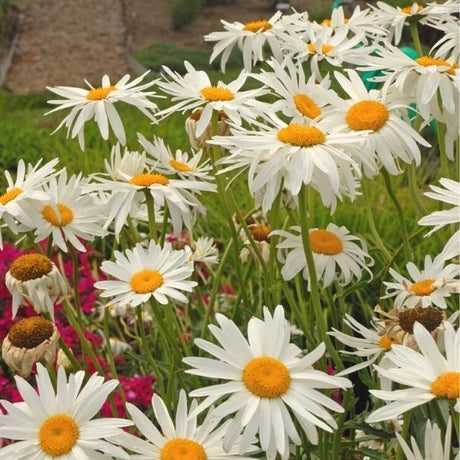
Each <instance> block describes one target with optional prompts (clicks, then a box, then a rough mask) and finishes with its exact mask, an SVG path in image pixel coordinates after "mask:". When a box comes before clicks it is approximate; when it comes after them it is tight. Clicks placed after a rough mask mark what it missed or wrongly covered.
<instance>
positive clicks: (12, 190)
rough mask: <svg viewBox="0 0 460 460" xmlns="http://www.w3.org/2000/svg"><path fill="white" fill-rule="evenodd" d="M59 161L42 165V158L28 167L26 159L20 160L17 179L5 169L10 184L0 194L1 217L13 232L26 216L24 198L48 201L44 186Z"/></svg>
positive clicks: (1, 245) (0, 243)
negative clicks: (23, 208) (22, 205)
mask: <svg viewBox="0 0 460 460" xmlns="http://www.w3.org/2000/svg"><path fill="white" fill-rule="evenodd" d="M58 161H59V160H58V159H57V158H56V159H54V160H51V161H49V162H48V163H46V164H44V165H43V166H41V167H40V163H41V160H40V161H38V163H37V164H36V165H35V166H33V165H32V164H31V163H29V164H28V165H27V168H26V164H25V163H24V161H23V160H19V162H18V168H17V173H16V180H13V178H12V177H11V174H10V173H9V171H6V170H5V178H6V180H7V183H8V186H7V189H6V192H5V193H3V194H1V195H0V219H2V220H3V221H4V222H5V223H6V224H7V225H8V227H9V228H10V230H12V231H13V232H17V225H16V220H21V219H22V218H23V217H24V211H23V210H22V208H21V203H22V201H23V200H24V201H25V200H35V201H39V202H46V201H47V200H48V199H49V196H48V194H47V193H46V192H44V191H43V189H42V186H43V185H44V184H45V183H46V182H47V181H48V180H49V178H50V177H51V176H52V175H53V174H54V173H55V166H56V165H57V163H58ZM0 228H1V226H0ZM2 248H3V243H2V233H1V231H0V249H2Z"/></svg>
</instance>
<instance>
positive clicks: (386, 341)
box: [379, 334, 399, 351]
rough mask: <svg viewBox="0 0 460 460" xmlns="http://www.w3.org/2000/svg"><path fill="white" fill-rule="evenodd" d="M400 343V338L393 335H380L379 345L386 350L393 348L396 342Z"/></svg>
mask: <svg viewBox="0 0 460 460" xmlns="http://www.w3.org/2000/svg"><path fill="white" fill-rule="evenodd" d="M395 343H396V344H399V340H398V339H397V338H396V337H394V336H392V337H388V335H386V334H385V335H382V337H380V340H379V347H380V348H383V349H384V350H387V351H388V350H391V346H392V345H394V344H395Z"/></svg>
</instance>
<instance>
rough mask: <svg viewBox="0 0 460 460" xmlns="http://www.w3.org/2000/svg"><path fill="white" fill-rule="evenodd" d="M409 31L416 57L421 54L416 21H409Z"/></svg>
mask: <svg viewBox="0 0 460 460" xmlns="http://www.w3.org/2000/svg"><path fill="white" fill-rule="evenodd" d="M409 28H410V33H411V35H412V42H413V44H414V48H415V51H416V52H417V55H418V57H422V56H423V50H422V43H421V42H420V35H419V33H418V26H417V21H410V23H409Z"/></svg>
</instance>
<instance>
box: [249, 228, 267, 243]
mask: <svg viewBox="0 0 460 460" xmlns="http://www.w3.org/2000/svg"><path fill="white" fill-rule="evenodd" d="M249 231H250V232H251V235H252V237H253V238H254V239H255V240H256V241H269V240H270V239H269V236H268V235H269V234H270V232H271V230H270V227H267V226H266V225H251V226H250V227H249Z"/></svg>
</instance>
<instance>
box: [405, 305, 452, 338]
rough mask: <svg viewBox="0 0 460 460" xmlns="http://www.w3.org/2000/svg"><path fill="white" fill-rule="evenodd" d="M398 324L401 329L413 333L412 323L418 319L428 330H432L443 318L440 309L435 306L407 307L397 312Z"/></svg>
mask: <svg viewBox="0 0 460 460" xmlns="http://www.w3.org/2000/svg"><path fill="white" fill-rule="evenodd" d="M398 316H399V325H400V326H401V329H402V330H403V331H406V332H408V333H409V334H413V333H414V323H415V322H416V321H418V322H419V323H420V324H422V325H423V326H424V327H425V329H426V330H427V331H428V332H432V331H434V330H435V329H436V328H437V327H438V326H439V325H440V324H441V323H442V322H443V320H444V315H443V313H442V311H440V310H438V309H437V308H433V307H427V308H408V309H407V310H404V311H402V312H401V313H399V315H398Z"/></svg>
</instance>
